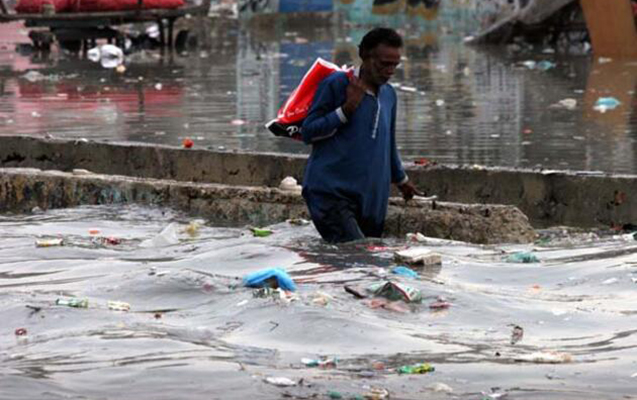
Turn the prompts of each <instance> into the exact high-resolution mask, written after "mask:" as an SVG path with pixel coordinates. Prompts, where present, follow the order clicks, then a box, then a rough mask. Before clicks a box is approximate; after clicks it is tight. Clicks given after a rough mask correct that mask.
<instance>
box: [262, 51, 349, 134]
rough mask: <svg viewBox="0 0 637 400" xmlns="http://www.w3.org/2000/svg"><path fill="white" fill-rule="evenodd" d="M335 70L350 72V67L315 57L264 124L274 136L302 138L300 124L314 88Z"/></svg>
mask: <svg viewBox="0 0 637 400" xmlns="http://www.w3.org/2000/svg"><path fill="white" fill-rule="evenodd" d="M337 71H344V72H352V71H353V69H352V68H345V67H342V68H341V67H339V66H338V65H336V64H334V63H331V62H329V61H326V60H324V59H322V58H320V57H319V58H317V59H316V61H314V64H312V66H311V67H310V69H309V70H308V71H307V72H306V73H305V76H303V79H301V83H299V85H298V86H297V87H296V89H294V91H293V92H292V93H291V94H290V96H289V97H288V99H287V100H286V102H285V103H284V104H283V106H282V107H281V108H280V109H279V112H278V113H277V117H276V118H275V119H273V120H272V121H270V122H268V123H267V124H265V127H266V128H268V129H269V130H270V132H272V133H273V134H274V135H275V136H282V137H288V138H291V139H294V140H302V138H301V126H302V125H303V120H304V119H305V117H307V114H308V112H309V111H310V107H312V101H313V99H314V94H316V89H318V86H319V84H320V83H321V81H322V80H323V79H325V78H327V77H328V76H330V75H331V74H332V73H334V72H337Z"/></svg>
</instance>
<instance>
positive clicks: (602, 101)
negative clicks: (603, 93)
mask: <svg viewBox="0 0 637 400" xmlns="http://www.w3.org/2000/svg"><path fill="white" fill-rule="evenodd" d="M620 104H621V102H620V101H619V100H617V99H616V98H614V97H600V98H599V99H597V102H595V106H596V107H604V108H607V109H609V110H612V109H614V108H617V106H619V105H620Z"/></svg>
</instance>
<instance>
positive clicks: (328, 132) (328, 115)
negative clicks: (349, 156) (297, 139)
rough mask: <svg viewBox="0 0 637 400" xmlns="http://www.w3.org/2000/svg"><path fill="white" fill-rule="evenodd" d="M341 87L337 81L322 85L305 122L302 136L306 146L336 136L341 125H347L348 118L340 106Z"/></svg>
mask: <svg viewBox="0 0 637 400" xmlns="http://www.w3.org/2000/svg"><path fill="white" fill-rule="evenodd" d="M338 90H339V85H338V82H337V81H336V80H332V79H324V80H323V81H322V82H321V83H320V84H319V87H318V89H317V90H316V93H315V94H314V100H312V107H310V111H309V112H308V114H307V117H306V118H305V120H304V121H303V126H302V128H301V135H302V137H303V141H304V142H305V143H306V144H312V143H314V142H316V141H319V140H323V139H327V138H329V137H332V136H334V134H335V133H336V131H337V129H338V128H340V126H341V125H343V124H345V123H347V117H346V116H345V113H344V112H343V110H342V108H341V107H340V104H338V100H339V99H338V98H339V97H341V96H339V95H338Z"/></svg>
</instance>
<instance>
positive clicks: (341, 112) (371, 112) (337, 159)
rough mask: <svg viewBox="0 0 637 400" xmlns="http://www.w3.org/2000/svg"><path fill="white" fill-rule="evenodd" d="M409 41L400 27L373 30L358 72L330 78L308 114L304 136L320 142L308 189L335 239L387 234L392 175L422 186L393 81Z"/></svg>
mask: <svg viewBox="0 0 637 400" xmlns="http://www.w3.org/2000/svg"><path fill="white" fill-rule="evenodd" d="M402 45H403V41H402V38H401V37H400V35H399V34H398V33H396V31H394V30H393V29H387V28H375V29H373V30H371V31H370V32H368V33H367V34H366V35H365V36H364V37H363V40H362V41H361V43H360V45H359V56H360V58H361V60H362V65H361V66H360V67H359V68H357V69H355V71H354V74H353V75H351V74H350V75H348V74H347V73H345V72H335V73H333V74H331V75H330V76H328V77H327V78H325V79H324V80H323V81H322V82H321V84H320V86H319V87H318V89H317V92H316V94H315V96H314V101H313V103H312V108H311V109H310V111H309V114H308V116H307V118H306V119H305V121H304V122H303V129H302V130H301V132H302V135H303V141H304V142H305V143H306V144H311V145H312V153H311V155H310V157H309V159H308V162H307V166H306V168H305V176H304V179H303V197H304V198H305V201H306V202H307V206H308V209H309V211H310V215H311V216H312V221H313V222H314V225H315V226H316V229H317V230H318V231H319V233H320V234H321V236H322V237H323V239H325V240H326V241H328V242H330V243H339V242H349V241H352V240H357V239H362V238H365V237H380V236H381V235H382V233H383V226H384V223H385V216H386V215H387V204H388V200H389V191H390V186H391V183H394V184H396V185H398V188H399V189H400V191H401V192H402V195H403V197H404V198H405V200H409V199H411V198H412V197H413V196H414V195H419V194H420V193H419V192H418V191H417V190H416V188H415V187H414V185H413V184H412V183H411V182H409V180H408V178H407V175H406V174H405V171H404V169H403V166H402V162H401V160H400V156H399V155H398V151H397V150H396V136H395V127H396V92H395V90H394V88H393V87H392V86H391V85H389V84H387V82H388V81H389V79H390V78H391V77H392V75H394V72H395V71H396V67H398V64H399V63H400V56H401V50H402Z"/></svg>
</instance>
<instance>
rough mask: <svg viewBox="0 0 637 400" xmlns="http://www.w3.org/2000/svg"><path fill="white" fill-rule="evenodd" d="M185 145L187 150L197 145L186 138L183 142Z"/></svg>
mask: <svg viewBox="0 0 637 400" xmlns="http://www.w3.org/2000/svg"><path fill="white" fill-rule="evenodd" d="M183 145H184V147H185V148H187V149H189V148H191V147H192V146H194V145H195V142H193V141H192V140H190V139H188V138H186V139H184V141H183Z"/></svg>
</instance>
